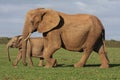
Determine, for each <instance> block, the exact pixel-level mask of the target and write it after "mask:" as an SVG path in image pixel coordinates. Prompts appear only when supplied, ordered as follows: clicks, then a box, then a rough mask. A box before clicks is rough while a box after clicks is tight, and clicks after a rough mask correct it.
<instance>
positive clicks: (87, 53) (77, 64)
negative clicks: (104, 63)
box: [74, 48, 92, 67]
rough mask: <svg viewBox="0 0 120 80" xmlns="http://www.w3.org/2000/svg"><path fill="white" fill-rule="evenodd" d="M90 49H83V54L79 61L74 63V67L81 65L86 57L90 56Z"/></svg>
mask: <svg viewBox="0 0 120 80" xmlns="http://www.w3.org/2000/svg"><path fill="white" fill-rule="evenodd" d="M91 52H92V50H91V49H87V48H86V49H84V52H83V55H82V57H81V59H80V61H79V62H77V63H76V64H74V67H83V66H84V65H85V63H86V61H87V59H88V57H89V56H90V54H91Z"/></svg>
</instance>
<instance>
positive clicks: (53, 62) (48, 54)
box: [43, 49, 57, 68]
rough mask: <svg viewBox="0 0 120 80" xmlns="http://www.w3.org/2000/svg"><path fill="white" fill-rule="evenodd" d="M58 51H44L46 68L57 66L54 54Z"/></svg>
mask: <svg viewBox="0 0 120 80" xmlns="http://www.w3.org/2000/svg"><path fill="white" fill-rule="evenodd" d="M56 50H57V49H45V50H44V54H43V56H44V59H45V60H46V65H45V68H51V67H54V66H56V63H57V61H56V59H54V58H52V54H53V53H54V52H55V51H56Z"/></svg>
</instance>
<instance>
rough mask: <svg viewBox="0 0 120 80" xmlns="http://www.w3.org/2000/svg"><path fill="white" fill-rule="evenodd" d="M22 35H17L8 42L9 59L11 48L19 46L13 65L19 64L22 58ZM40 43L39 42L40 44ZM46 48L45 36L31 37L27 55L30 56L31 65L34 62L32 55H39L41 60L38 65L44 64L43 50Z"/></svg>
mask: <svg viewBox="0 0 120 80" xmlns="http://www.w3.org/2000/svg"><path fill="white" fill-rule="evenodd" d="M21 41H22V36H15V37H13V38H12V39H11V40H10V41H9V42H8V43H7V51H8V59H9V61H11V59H10V55H9V48H18V50H19V51H18V55H17V57H16V59H15V61H14V63H13V66H17V64H18V62H19V61H20V60H21V58H22V44H21ZM38 43H39V44H38ZM43 48H44V41H43V38H30V39H28V41H27V57H28V62H29V64H30V66H31V67H33V62H32V59H31V57H37V58H40V62H39V65H38V66H43V57H42V52H43Z"/></svg>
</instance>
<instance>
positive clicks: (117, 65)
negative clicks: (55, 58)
mask: <svg viewBox="0 0 120 80" xmlns="http://www.w3.org/2000/svg"><path fill="white" fill-rule="evenodd" d="M100 65H101V64H86V65H85V66H84V67H100ZM109 65H110V68H112V67H119V66H120V64H109ZM56 67H74V65H66V64H57V66H56Z"/></svg>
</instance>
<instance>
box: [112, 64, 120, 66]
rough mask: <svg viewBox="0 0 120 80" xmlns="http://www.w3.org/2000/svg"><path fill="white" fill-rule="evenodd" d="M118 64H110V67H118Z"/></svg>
mask: <svg viewBox="0 0 120 80" xmlns="http://www.w3.org/2000/svg"><path fill="white" fill-rule="evenodd" d="M118 66H120V64H110V67H118Z"/></svg>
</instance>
